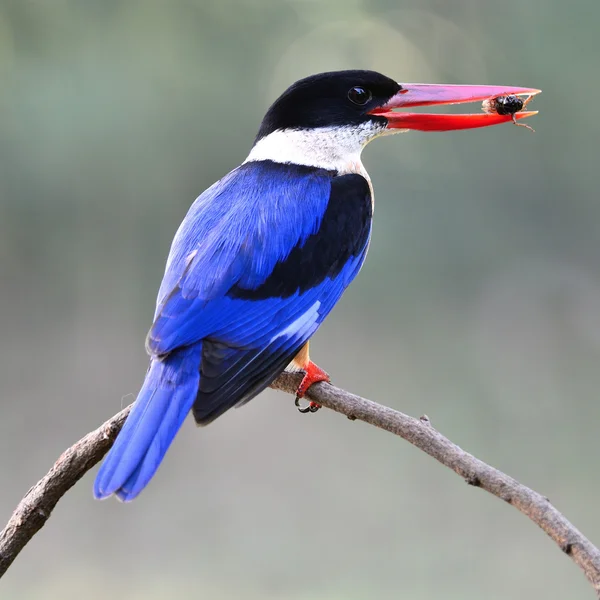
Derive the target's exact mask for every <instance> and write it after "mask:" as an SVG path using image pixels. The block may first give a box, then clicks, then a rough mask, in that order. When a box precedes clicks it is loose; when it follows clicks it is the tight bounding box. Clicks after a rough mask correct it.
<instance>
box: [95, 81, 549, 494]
mask: <svg viewBox="0 0 600 600" xmlns="http://www.w3.org/2000/svg"><path fill="white" fill-rule="evenodd" d="M537 93H539V90H536V89H532V88H519V87H508V86H490V85H437V84H411V83H406V84H404V83H397V82H396V81H395V80H394V79H390V78H389V77H386V76H384V75H381V74H379V73H376V72H374V71H365V70H352V71H337V72H328V73H321V74H318V75H313V76H311V77H307V78H305V79H302V80H300V81H298V82H296V83H294V84H293V85H292V86H291V87H289V88H288V89H287V90H286V91H285V92H284V93H283V94H282V95H281V96H280V97H279V98H278V99H277V100H275V102H274V103H273V104H272V106H271V107H270V108H269V110H268V111H267V113H266V115H265V117H264V119H263V120H262V123H261V125H260V128H259V130H258V134H257V136H256V139H255V141H254V145H253V146H252V148H251V150H250V153H249V154H248V157H247V158H246V160H245V161H244V162H243V163H242V164H241V165H240V166H239V167H237V168H236V169H234V170H233V171H231V172H230V173H229V174H227V175H225V176H224V177H223V178H222V179H220V180H219V181H218V182H217V183H215V184H214V185H212V186H211V187H209V188H208V189H207V190H206V191H205V192H204V193H202V194H201V195H200V196H199V197H198V198H197V199H196V200H195V202H194V203H193V204H192V206H191V207H190V209H189V212H188V213H187V215H186V217H185V218H184V220H183V222H182V223H181V225H180V226H179V229H178V230H177V233H176V234H175V237H174V239H173V242H172V245H171V250H170V253H169V256H168V259H167V263H166V268H165V273H164V277H163V280H162V284H161V286H160V289H159V292H158V298H157V303H156V311H155V314H154V321H153V324H152V327H151V329H150V332H149V333H148V336H147V339H146V350H147V352H148V354H149V355H150V364H149V367H148V370H147V373H146V377H145V380H144V383H143V385H142V387H141V390H140V392H139V394H138V396H137V399H136V401H135V403H134V405H133V408H132V409H131V412H130V414H129V416H128V418H127V420H126V422H125V424H124V426H123V429H122V430H121V432H120V433H119V435H118V437H117V439H116V441H115V443H114V445H113V447H112V449H111V450H110V452H109V453H108V455H107V456H106V458H105V459H104V462H103V464H102V466H101V468H100V471H99V472H98V475H97V477H96V480H95V484H94V495H95V497H96V498H99V499H101V498H106V497H109V496H112V495H116V496H117V497H118V498H119V499H121V500H123V501H125V502H127V501H130V500H133V499H134V498H135V497H136V496H138V494H139V493H140V492H141V491H142V490H143V489H144V488H145V487H146V485H147V484H148V482H149V481H150V479H151V478H152V477H153V475H154V474H155V472H156V470H157V469H158V467H159V465H160V463H161V461H162V459H163V457H164V456H165V453H166V452H167V450H168V448H169V446H170V445H171V442H172V441H173V439H174V437H175V435H176V434H177V432H178V431H179V429H180V427H181V426H182V424H183V422H184V420H185V419H186V417H187V415H188V413H189V412H190V411H191V413H192V415H193V417H194V419H195V421H196V423H197V424H198V425H206V424H208V423H210V422H211V421H213V420H214V419H216V418H217V417H219V416H221V415H222V414H223V413H225V412H226V411H228V410H229V409H230V408H232V407H234V406H241V405H243V404H246V403H247V402H249V401H250V400H252V399H253V398H254V397H255V396H257V394H259V393H260V392H262V391H263V390H264V389H265V388H266V387H268V386H269V385H270V384H271V383H272V382H273V381H274V380H275V379H276V378H277V377H278V376H279V375H280V374H281V373H282V372H283V371H285V370H287V371H296V372H301V373H303V378H302V380H301V382H300V384H299V387H298V390H297V395H296V396H297V397H296V404H297V405H298V406H299V408H300V410H301V411H303V412H307V411H308V412H314V411H315V410H317V409H318V408H319V407H318V405H316V404H314V403H310V404H308V405H307V406H300V405H299V401H300V400H299V399H300V398H302V397H303V396H304V395H305V394H306V392H307V390H308V389H309V387H310V386H311V385H312V384H313V383H316V382H318V381H329V375H328V374H327V373H326V372H325V371H324V370H323V369H321V368H319V367H318V366H317V365H315V364H314V363H313V362H312V361H311V360H310V357H309V340H310V338H311V336H312V335H313V334H314V333H315V332H316V331H317V329H318V328H319V326H320V325H321V323H323V321H324V319H325V318H326V317H327V315H328V314H329V313H330V311H331V310H332V308H333V307H334V306H335V304H336V303H337V302H338V300H339V299H340V297H341V296H342V294H343V293H344V291H345V290H346V288H347V287H348V285H349V284H350V282H351V281H352V280H353V279H354V278H355V277H356V275H357V274H358V272H359V270H360V268H361V266H362V264H363V262H364V260H365V256H366V253H367V249H368V247H369V243H370V239H371V222H372V218H373V187H372V184H371V180H370V178H369V175H368V173H367V171H366V170H365V168H364V166H363V164H362V162H361V152H362V150H363V148H364V147H365V146H366V145H367V144H368V143H369V142H370V141H371V140H374V139H375V138H377V137H381V136H384V135H388V134H392V133H398V132H403V131H407V130H420V131H449V130H459V129H472V128H477V127H486V126H490V125H496V124H500V123H506V122H511V121H512V120H513V117H514V119H522V118H525V117H528V116H531V115H533V114H536V113H535V112H533V111H522V112H516V113H515V114H514V115H512V114H501V112H499V111H496V112H490V111H481V112H479V113H474V114H439V113H437V114H431V113H423V112H410V111H399V110H398V109H407V108H411V107H417V106H428V105H443V104H461V103H466V102H483V103H486V102H487V103H488V104H489V103H490V101H493V100H494V99H495V98H497V97H500V96H507V95H516V96H526V97H527V98H530V97H531V96H533V95H535V94H537Z"/></svg>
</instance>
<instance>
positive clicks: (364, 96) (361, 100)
mask: <svg viewBox="0 0 600 600" xmlns="http://www.w3.org/2000/svg"><path fill="white" fill-rule="evenodd" d="M372 97H373V94H371V92H370V91H369V90H367V89H365V88H364V87H360V86H359V85H357V86H354V87H353V88H351V89H350V90H348V99H349V100H350V102H352V103H354V104H358V106H364V105H365V104H366V103H367V102H368V101H369V100H370V99H371V98H372Z"/></svg>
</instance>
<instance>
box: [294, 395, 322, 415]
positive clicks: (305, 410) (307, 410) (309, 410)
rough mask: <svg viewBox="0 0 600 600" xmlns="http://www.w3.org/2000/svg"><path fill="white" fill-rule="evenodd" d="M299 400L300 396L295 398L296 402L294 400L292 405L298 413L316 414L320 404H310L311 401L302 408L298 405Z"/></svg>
mask: <svg viewBox="0 0 600 600" xmlns="http://www.w3.org/2000/svg"><path fill="white" fill-rule="evenodd" d="M300 400H301V398H300V396H296V400H295V402H294V404H295V405H296V408H297V409H298V412H301V413H302V414H306V413H316V412H317V411H318V410H319V409H320V408H321V405H320V404H317V403H316V402H312V401H310V402H309V403H308V404H307V405H306V406H302V405H301V404H300Z"/></svg>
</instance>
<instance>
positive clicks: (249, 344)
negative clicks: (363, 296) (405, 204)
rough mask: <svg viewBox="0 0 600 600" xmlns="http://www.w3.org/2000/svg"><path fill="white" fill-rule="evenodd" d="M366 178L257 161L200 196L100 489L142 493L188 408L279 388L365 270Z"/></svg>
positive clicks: (216, 407) (208, 410)
mask: <svg viewBox="0 0 600 600" xmlns="http://www.w3.org/2000/svg"><path fill="white" fill-rule="evenodd" d="M371 210H372V208H371V198H370V193H369V188H368V184H367V182H366V180H364V178H362V177H361V176H360V175H346V176H341V177H340V176H336V173H334V172H331V171H327V170H324V169H318V168H314V167H302V166H297V165H290V164H279V163H273V162H271V161H260V162H250V163H246V164H244V165H242V166H241V167H239V168H238V169H236V170H234V171H232V172H231V173H229V174H228V175H227V176H226V177H224V178H223V179H222V180H221V181H219V182H218V183H216V184H215V185H213V186H212V187H211V188H209V189H208V190H207V191H206V192H204V193H203V194H202V195H201V196H200V197H199V198H198V199H197V200H196V201H195V202H194V204H193V205H192V207H191V208H190V210H189V212H188V215H187V216H186V218H185V219H184V221H183V223H182V224H181V226H180V228H179V230H178V232H177V234H176V236H175V239H174V241H173V244H172V247H171V252H170V254H169V258H168V261H167V266H166V270H165V275H164V278H163V282H162V285H161V287H160V291H159V294H158V301H157V309H156V313H155V319H154V324H153V326H152V328H151V330H150V333H149V334H148V338H147V349H148V351H149V353H150V354H151V357H152V358H151V363H150V368H149V370H148V373H147V375H146V379H145V381H144V384H143V386H142V389H141V391H140V393H139V396H138V398H137V400H136V403H135V405H134V408H133V410H132V412H131V414H130V416H129V418H128V419H127V422H126V424H125V426H124V428H123V430H122V432H121V433H120V435H119V437H118V438H117V441H116V442H115V445H114V446H113V448H112V449H111V451H110V453H109V454H108V456H107V457H106V459H105V461H104V463H103V464H102V467H101V469H100V472H99V473H98V476H97V479H96V483H95V487H94V494H95V496H96V497H97V498H104V497H107V496H110V495H112V494H116V495H117V496H118V497H119V498H121V499H122V500H125V501H128V500H132V499H133V498H135V497H136V496H137V495H138V494H139V493H140V491H141V490H142V489H143V488H144V487H145V485H146V484H147V483H148V482H149V480H150V478H151V477H152V476H153V475H154V473H155V471H156V469H157V468H158V466H159V465H160V462H161V460H162V458H163V456H164V454H165V453H166V451H167V449H168V447H169V445H170V443H171V442H172V440H173V438H174V437H175V434H176V433H177V431H178V430H179V428H180V427H181V425H182V423H183V420H184V419H185V416H186V415H187V413H188V412H189V411H190V409H192V408H193V414H194V417H195V419H196V421H197V422H198V423H201V424H205V423H209V422H210V421H212V420H214V419H215V418H217V417H218V416H219V415H221V414H222V413H224V412H225V411H227V410H228V409H229V408H231V407H232V406H235V405H239V404H243V403H245V402H247V401H248V400H250V399H251V398H253V397H254V396H255V395H256V394H258V393H260V392H261V391H262V390H263V389H264V388H265V387H267V386H268V385H269V384H270V383H271V382H272V381H273V379H275V378H276V377H277V375H279V373H281V372H282V371H283V370H284V369H285V367H286V366H287V365H288V364H289V363H290V361H291V360H292V359H293V357H294V356H295V355H296V354H297V353H298V351H299V350H300V349H301V348H302V347H303V345H304V344H305V343H306V342H307V340H308V339H309V338H310V337H311V336H312V335H313V334H314V333H315V331H316V330H317V328H318V327H319V325H320V324H321V323H322V322H323V320H324V318H325V317H326V316H327V314H328V313H329V312H330V311H331V309H332V308H333V306H334V304H335V303H336V302H337V300H338V299H339V298H340V296H341V295H342V293H343V291H344V289H345V288H346V287H347V285H348V284H349V283H350V281H351V280H352V279H353V277H354V276H355V275H356V273H357V272H358V269H359V268H360V265H361V264H362V261H363V259H364V253H365V250H366V246H367V243H368V238H369V233H370V222H371Z"/></svg>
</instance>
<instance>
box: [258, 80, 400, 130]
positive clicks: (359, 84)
mask: <svg viewBox="0 0 600 600" xmlns="http://www.w3.org/2000/svg"><path fill="white" fill-rule="evenodd" d="M400 89H401V86H400V85H399V84H398V83H396V82H395V81H394V80H393V79H390V78H389V77H386V76H385V75H381V74H380V73H376V72H375V71H331V72H329V73H319V74H318V75H311V76H310V77H307V78H306V79H301V80H300V81H297V82H296V83H294V84H293V85H292V86H290V87H289V88H288V89H287V90H286V91H285V92H283V94H282V95H281V96H280V97H279V98H278V99H277V100H275V102H274V103H273V105H272V106H271V108H269V110H268V111H267V114H266V115H265V118H264V119H263V121H262V124H261V126H260V130H259V132H258V135H257V136H256V140H257V141H258V140H259V139H261V138H263V137H265V136H266V135H269V133H272V132H273V131H276V130H277V129H312V128H315V127H330V126H336V125H338V126H341V125H358V124H360V123H364V122H366V121H369V120H378V119H380V117H373V116H371V115H369V114H368V113H369V111H371V110H373V109H374V108H377V107H378V106H382V105H383V104H385V103H386V102H387V101H388V100H389V99H390V98H391V97H392V96H393V95H394V94H396V93H397V92H398V91H399V90H400Z"/></svg>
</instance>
